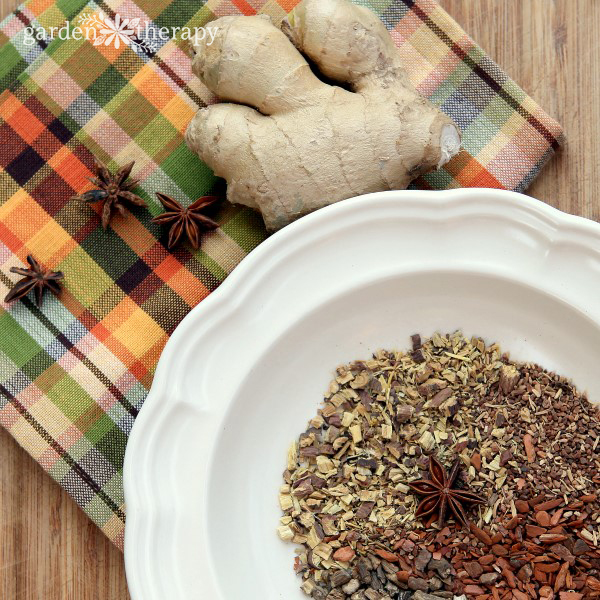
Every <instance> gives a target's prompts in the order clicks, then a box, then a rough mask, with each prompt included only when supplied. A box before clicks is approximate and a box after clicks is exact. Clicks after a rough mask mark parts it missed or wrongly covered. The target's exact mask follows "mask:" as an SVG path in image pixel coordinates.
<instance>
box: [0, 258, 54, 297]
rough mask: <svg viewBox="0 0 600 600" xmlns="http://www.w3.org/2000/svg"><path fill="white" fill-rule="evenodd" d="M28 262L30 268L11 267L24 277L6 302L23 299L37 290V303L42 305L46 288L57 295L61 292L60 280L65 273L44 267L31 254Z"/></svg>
mask: <svg viewBox="0 0 600 600" xmlns="http://www.w3.org/2000/svg"><path fill="white" fill-rule="evenodd" d="M27 262H28V263H29V266H30V267H31V268H29V269H21V268H19V267H11V269H10V272H11V273H17V274H18V275H22V276H23V279H21V281H19V282H17V283H16V284H15V285H14V287H13V288H12V289H11V290H10V292H9V293H8V295H7V296H6V298H5V299H4V302H10V301H11V300H21V299H22V298H25V296H27V294H29V292H31V291H32V290H35V300H36V303H37V305H38V306H41V305H42V298H43V296H44V290H46V289H48V290H50V291H51V292H52V293H53V294H54V295H55V296H58V295H59V294H60V284H59V283H58V282H59V281H60V280H61V279H63V277H64V275H63V274H62V273H61V272H60V271H56V272H54V271H49V270H47V269H44V268H43V267H42V266H41V265H40V263H39V262H38V261H37V260H35V258H33V256H31V255H29V256H28V257H27Z"/></svg>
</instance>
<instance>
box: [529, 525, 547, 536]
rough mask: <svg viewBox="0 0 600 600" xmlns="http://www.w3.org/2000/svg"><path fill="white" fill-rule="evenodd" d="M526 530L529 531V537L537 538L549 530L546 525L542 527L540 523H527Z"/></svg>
mask: <svg viewBox="0 0 600 600" xmlns="http://www.w3.org/2000/svg"><path fill="white" fill-rule="evenodd" d="M525 531H526V533H527V537H530V538H536V537H538V536H540V535H542V534H543V533H546V532H547V531H548V530H547V529H546V528H545V527H540V526H539V525H525Z"/></svg>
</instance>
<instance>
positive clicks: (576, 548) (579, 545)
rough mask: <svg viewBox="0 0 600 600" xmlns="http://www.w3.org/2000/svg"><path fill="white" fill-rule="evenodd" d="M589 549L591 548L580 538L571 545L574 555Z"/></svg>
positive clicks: (586, 551)
mask: <svg viewBox="0 0 600 600" xmlns="http://www.w3.org/2000/svg"><path fill="white" fill-rule="evenodd" d="M590 550H591V548H590V547H589V546H588V545H587V544H586V543H585V542H584V541H583V540H582V539H578V540H577V541H576V542H575V544H574V545H573V554H574V555H575V556H581V555H582V554H587V553H588V552H589V551H590Z"/></svg>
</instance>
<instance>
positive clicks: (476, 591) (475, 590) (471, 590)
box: [465, 584, 485, 596]
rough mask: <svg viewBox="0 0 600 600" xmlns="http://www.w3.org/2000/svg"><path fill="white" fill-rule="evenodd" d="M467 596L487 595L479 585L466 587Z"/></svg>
mask: <svg viewBox="0 0 600 600" xmlns="http://www.w3.org/2000/svg"><path fill="white" fill-rule="evenodd" d="M465 594H469V595H473V596H480V595H481V594H485V590H484V589H483V588H482V587H480V586H478V585H473V584H471V585H467V586H465Z"/></svg>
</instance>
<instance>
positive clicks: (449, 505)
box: [408, 456, 486, 529]
mask: <svg viewBox="0 0 600 600" xmlns="http://www.w3.org/2000/svg"><path fill="white" fill-rule="evenodd" d="M459 469H460V459H456V461H455V462H454V464H453V465H452V468H451V469H450V473H448V472H447V471H446V469H445V468H444V467H443V466H442V464H441V463H440V462H439V461H438V460H437V459H436V458H435V457H434V456H431V457H430V458H429V473H430V475H431V479H419V480H418V481H412V482H410V483H409V484H408V486H409V487H410V489H411V490H412V491H413V492H415V493H416V494H418V495H419V496H422V499H421V502H420V503H419V506H418V507H417V511H416V513H415V516H416V517H419V518H421V519H423V518H424V517H430V516H432V515H434V514H437V515H438V523H439V526H440V528H442V527H443V526H444V524H445V522H446V514H447V513H448V511H450V512H452V514H453V515H454V518H455V519H456V521H457V522H459V523H460V524H462V525H464V526H465V527H466V528H467V529H468V528H469V520H468V519H467V515H466V512H465V507H466V506H470V505H473V504H485V503H486V501H485V500H484V499H483V498H482V497H480V496H478V495H477V494H474V493H473V492H469V491H467V490H463V489H460V488H458V487H456V483H457V478H458V472H459Z"/></svg>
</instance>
